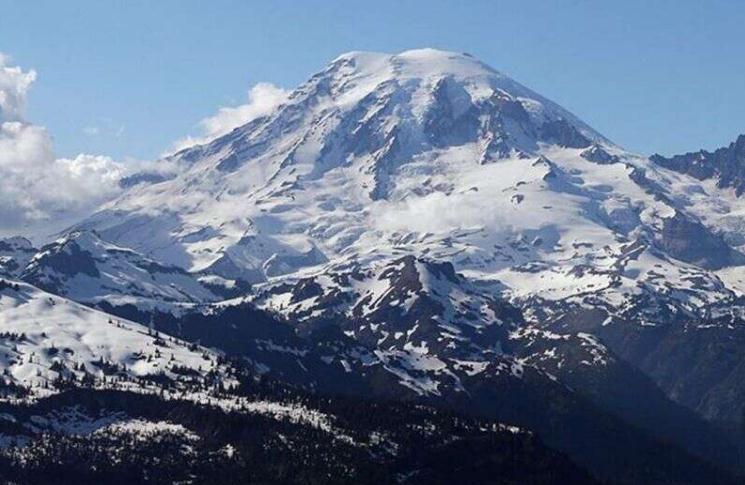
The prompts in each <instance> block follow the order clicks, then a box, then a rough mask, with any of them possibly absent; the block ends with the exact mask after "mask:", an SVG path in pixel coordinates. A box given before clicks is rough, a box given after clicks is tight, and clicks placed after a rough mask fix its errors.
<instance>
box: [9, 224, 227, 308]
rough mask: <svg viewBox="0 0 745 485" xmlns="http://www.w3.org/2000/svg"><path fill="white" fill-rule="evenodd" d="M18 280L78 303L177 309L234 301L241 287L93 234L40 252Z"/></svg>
mask: <svg viewBox="0 0 745 485" xmlns="http://www.w3.org/2000/svg"><path fill="white" fill-rule="evenodd" d="M18 277H19V278H20V279H22V280H24V281H27V282H29V283H31V284H33V285H35V286H37V287H39V288H43V289H45V290H47V291H51V292H54V293H57V294H59V295H63V296H67V297H69V298H71V299H74V300H76V301H78V302H84V303H88V304H96V303H99V302H107V303H109V304H115V305H121V304H126V303H127V302H131V301H137V302H138V304H139V305H140V306H142V305H143V304H145V302H147V301H149V302H151V304H152V305H161V306H163V305H165V306H169V307H177V306H178V305H179V304H181V305H188V304H195V303H204V302H211V301H217V300H220V299H222V298H225V297H227V296H230V295H231V294H232V293H231V290H234V289H236V288H237V287H236V284H237V283H236V282H235V281H233V280H226V279H224V278H220V277H217V276H208V275H193V274H190V273H188V272H186V271H185V270H183V269H182V268H179V267H177V266H166V265H163V264H161V263H158V262H157V261H154V260H153V259H151V258H148V257H145V256H143V255H141V254H139V253H137V252H135V251H133V250H131V249H128V248H123V247H119V246H116V245H114V244H111V243H109V242H106V241H103V240H102V239H101V238H99V237H98V235H97V234H95V233H93V232H85V231H80V232H72V233H69V234H66V235H65V236H63V237H62V238H60V239H58V240H56V241H54V242H52V243H50V244H47V245H46V246H44V247H43V248H41V250H39V251H38V252H36V253H35V254H34V255H33V256H32V257H31V258H30V260H29V261H28V263H27V264H26V265H25V267H23V269H22V270H21V271H20V272H19V273H18Z"/></svg>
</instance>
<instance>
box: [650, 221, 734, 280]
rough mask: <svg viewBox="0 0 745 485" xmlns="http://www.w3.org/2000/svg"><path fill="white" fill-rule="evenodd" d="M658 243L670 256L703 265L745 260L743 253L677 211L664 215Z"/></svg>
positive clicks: (731, 263)
mask: <svg viewBox="0 0 745 485" xmlns="http://www.w3.org/2000/svg"><path fill="white" fill-rule="evenodd" d="M660 246H661V247H662V249H663V250H664V251H665V252H667V253H668V254H669V255H670V256H672V257H674V258H677V259H680V260H682V261H686V262H688V263H693V264H695V265H697V266H701V267H702V268H706V269H720V268H724V267H726V266H736V265H742V264H745V255H743V254H741V253H739V252H737V251H735V250H734V249H732V248H731V247H730V246H729V245H728V244H727V243H726V242H725V241H724V239H723V238H721V237H719V236H717V235H715V234H712V233H711V232H710V231H709V230H707V228H706V227H705V226H704V225H703V224H701V223H700V222H696V221H693V220H691V219H690V218H689V217H686V216H685V215H683V214H682V213H680V212H676V213H675V215H674V216H673V217H670V218H666V219H664V223H663V225H662V232H661V234H660Z"/></svg>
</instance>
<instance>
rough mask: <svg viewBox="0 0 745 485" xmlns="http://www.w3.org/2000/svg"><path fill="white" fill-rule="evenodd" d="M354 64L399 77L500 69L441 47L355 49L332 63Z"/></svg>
mask: <svg viewBox="0 0 745 485" xmlns="http://www.w3.org/2000/svg"><path fill="white" fill-rule="evenodd" d="M344 63H352V64H353V65H354V66H355V68H356V70H357V72H359V73H364V72H367V73H374V72H378V73H380V71H381V70H388V71H390V73H391V74H393V75H395V76H397V77H404V78H405V77H418V78H422V77H432V76H443V75H451V76H460V77H473V76H496V77H503V76H502V75H501V74H499V73H498V72H497V71H495V70H494V69H492V68H491V67H489V66H487V65H486V64H484V63H483V62H481V61H479V60H478V59H476V58H474V57H473V56H471V55H470V54H460V53H456V52H449V51H444V50H438V49H431V48H424V49H412V50H407V51H404V52H401V53H398V54H386V53H381V52H367V51H352V52H348V53H346V54H342V55H341V56H339V57H337V58H336V59H335V60H334V61H333V63H332V65H338V64H344Z"/></svg>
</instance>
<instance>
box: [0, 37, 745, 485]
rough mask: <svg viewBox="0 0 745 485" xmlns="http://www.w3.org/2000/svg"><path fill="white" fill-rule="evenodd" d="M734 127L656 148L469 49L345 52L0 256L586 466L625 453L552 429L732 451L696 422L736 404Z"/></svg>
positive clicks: (341, 383) (260, 353)
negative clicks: (454, 412)
mask: <svg viewBox="0 0 745 485" xmlns="http://www.w3.org/2000/svg"><path fill="white" fill-rule="evenodd" d="M738 147H739V148H738ZM740 148H741V147H740V142H739V141H738V143H736V144H733V146H732V147H730V148H729V149H727V150H725V151H717V152H716V153H715V154H708V153H703V152H702V154H699V155H695V156H693V155H687V156H683V157H682V158H681V157H673V158H671V159H665V158H663V157H653V158H652V159H648V158H645V157H642V156H638V155H636V154H633V153H630V152H627V151H625V150H624V149H623V148H621V147H619V146H617V145H616V144H614V143H613V142H611V141H609V140H608V139H606V138H605V137H604V136H602V135H601V134H599V133H597V132H596V131H594V130H593V129H592V128H590V127H589V126H588V125H586V124H585V123H583V122H582V121H581V120H580V119H579V118H577V117H576V116H574V115H573V114H571V113H569V112H568V111H566V110H564V109H563V108H561V107H560V106H558V105H556V104H555V103H553V102H551V101H550V100H547V99H545V98H543V97H542V96H540V95H538V94H536V93H534V92H533V91H531V90H530V89H528V88H526V87H524V86H522V85H521V84H519V83H517V82H515V81H513V80H511V79H510V78H509V77H507V76H505V75H504V74H501V73H499V72H498V71H495V70H493V69H492V68H490V67H488V66H486V65H485V64H483V63H481V62H480V61H478V60H476V59H474V58H473V57H471V56H469V55H467V54H455V53H450V52H443V51H437V50H432V49H422V50H414V51H407V52H404V53H401V54H397V55H388V54H377V53H366V52H353V53H349V54H345V55H342V56H340V57H339V58H337V59H335V60H334V61H332V62H331V64H329V65H328V66H327V67H326V68H325V69H323V70H322V71H320V72H319V73H317V74H315V75H314V76H312V77H311V78H310V79H309V80H308V81H307V82H305V83H304V84H302V85H301V86H300V87H298V88H297V89H296V90H295V91H293V92H292V94H291V95H290V96H289V97H288V99H287V101H286V102H285V103H284V104H282V105H281V106H279V107H278V108H276V109H275V110H274V111H272V112H271V113H269V114H268V115H266V116H262V117H260V118H257V119H255V120H253V121H251V122H249V123H248V124H246V125H244V126H241V127H239V128H237V129H235V130H234V131H232V132H231V133H228V134H227V135H224V136H221V137H219V138H217V139H215V140H213V141H211V142H209V143H206V144H204V145H200V146H195V147H192V148H188V149H186V150H183V151H181V152H179V153H177V154H174V155H172V156H170V157H168V158H167V159H166V160H163V165H164V166H168V167H176V169H175V170H174V171H171V172H169V174H168V175H167V176H165V175H163V176H157V177H154V176H151V175H152V174H147V173H145V174H139V175H135V176H133V177H132V178H130V179H128V181H127V182H126V184H124V185H125V186H126V187H125V188H126V190H125V191H124V193H123V195H122V196H121V197H119V198H118V199H117V200H115V201H113V202H111V203H110V204H108V205H107V206H105V207H104V208H102V210H100V211H99V212H97V213H96V214H94V215H93V216H91V217H90V218H88V219H86V220H84V221H81V222H80V223H79V224H76V225H75V227H74V228H73V229H72V230H71V231H70V232H69V233H68V234H66V235H64V236H63V237H62V238H60V239H59V240H58V241H55V242H53V243H51V244H49V245H47V246H45V247H44V248H42V249H41V250H39V251H38V252H37V251H35V250H33V251H32V248H29V247H26V246H25V245H24V244H23V243H22V242H19V241H15V242H14V243H4V245H0V270H2V268H6V269H5V270H4V271H5V272H6V273H8V274H10V275H13V276H14V277H15V278H18V279H21V280H23V281H25V282H28V283H31V284H33V285H36V286H37V287H40V288H44V289H45V290H48V291H50V292H53V293H56V294H58V295H64V296H65V297H67V298H70V299H72V300H75V301H78V302H82V303H85V304H87V305H96V306H98V307H99V308H105V309H107V310H108V311H111V312H114V313H117V314H119V315H126V316H129V317H131V318H132V319H139V320H140V321H141V322H147V321H151V320H152V321H153V322H154V324H155V325H156V326H157V327H158V329H159V330H166V331H168V332H170V333H172V334H173V335H174V336H177V337H181V338H184V339H188V340H193V341H200V342H203V343H205V344H207V345H210V346H214V347H219V348H221V349H223V350H226V351H228V352H229V353H231V354H234V355H235V356H238V357H240V358H241V359H243V361H244V362H247V363H248V364H249V365H250V366H251V367H252V369H253V370H254V371H255V372H257V373H259V374H262V375H267V376H269V377H271V378H277V379H284V380H287V381H291V382H292V383H293V384H295V385H300V386H303V387H304V388H306V389H307V390H312V391H318V390H320V391H333V392H344V393H347V394H362V395H365V396H372V397H385V398H396V399H401V398H403V399H411V400H420V401H424V402H428V403H440V404H442V403H445V404H448V405H450V406H452V407H455V408H457V409H459V410H461V411H464V412H471V413H472V414H478V415H482V416H483V415H486V416H488V417H490V418H498V419H502V420H514V421H515V422H518V423H519V424H521V425H525V426H528V427H530V426H534V427H535V428H536V429H539V430H540V432H541V433H544V434H545V436H547V437H548V439H549V441H550V444H551V445H553V446H557V447H558V448H559V449H561V450H563V451H566V452H567V453H570V455H571V456H572V458H575V459H577V460H579V462H580V463H582V464H583V465H585V466H589V467H590V468H591V469H592V470H593V471H594V472H597V473H601V474H607V473H609V470H613V473H615V472H619V473H620V472H621V471H622V470H621V468H619V467H618V464H617V463H616V464H613V463H607V462H604V461H603V459H602V457H601V458H598V456H595V455H594V447H593V445H592V443H590V442H588V443H582V444H580V445H576V447H575V444H574V442H572V441H571V440H569V439H568V438H567V437H566V434H565V431H566V430H565V428H564V426H570V425H571V424H570V423H577V422H580V423H583V424H582V426H586V427H585V428H583V430H584V431H583V432H586V433H588V436H593V437H595V436H596V435H594V434H592V433H595V432H597V430H601V429H602V430H603V431H602V432H603V433H604V432H608V433H617V432H619V431H618V430H620V429H623V427H624V426H623V425H622V424H619V423H630V424H631V425H633V427H634V429H635V430H637V428H638V429H639V430H640V431H638V432H639V433H641V435H644V436H643V437H640V436H641V435H633V438H629V437H628V436H626V438H625V439H630V440H631V441H632V442H641V441H644V440H647V439H649V440H650V442H654V440H657V439H660V440H663V441H665V442H668V441H669V442H673V443H676V444H677V445H680V446H681V447H682V448H685V449H686V450H687V451H688V452H691V453H693V454H694V455H697V456H699V457H705V459H706V460H709V461H712V462H717V463H718V464H720V465H722V464H724V466H727V465H728V464H729V463H730V462H731V457H730V456H729V455H728V453H729V451H723V448H724V447H726V446H729V445H728V444H727V443H728V438H729V437H726V438H725V437H722V436H720V435H718V434H717V432H716V431H713V430H712V429H710V427H709V425H708V424H707V423H704V422H703V421H702V420H701V417H705V418H707V419H709V420H711V421H716V422H723V423H734V422H738V420H741V419H742V412H743V404H742V403H743V402H745V386H743V385H742V384H737V383H736V381H737V376H738V375H740V374H739V372H740V371H739V369H741V368H742V362H743V360H742V359H741V358H739V357H738V356H739V355H743V354H742V351H743V350H744V348H745V345H741V344H740V343H739V342H742V341H745V340H743V337H745V330H743V329H745V325H743V322H745V320H743V314H744V310H745V307H743V299H742V298H743V294H744V293H745V275H743V271H744V270H743V265H744V264H745V254H744V253H743V252H742V251H745V240H743V239H742V237H741V235H740V234H739V232H740V229H739V228H741V227H745V222H743V221H745V218H743V216H742V215H741V214H745V202H743V201H742V200H741V199H740V197H739V195H740V192H741V190H740V189H739V184H740V182H739V181H738V180H739V179H738V178H737V174H736V172H737V170H736V168H737V167H739V164H740V162H741V160H740V159H741V158H742V157H741V151H742V150H740ZM711 160H714V162H712V163H715V165H716V167H717V168H715V169H710V168H708V167H709V163H710V161H711ZM701 166H705V167H707V168H706V170H704V171H703V172H702V171H701V170H700V168H701ZM161 175H162V174H161ZM2 258H5V259H2ZM248 283H250V284H251V285H252V286H251V288H250V289H249V288H248ZM24 288H25V287H24ZM228 297H230V299H226V298H228ZM223 299H225V301H218V300H223ZM2 315H3V314H2V313H0V318H2ZM712 346H721V348H724V349H726V353H727V355H728V356H729V357H728V358H727V359H725V360H724V361H721V360H717V359H718V354H717V353H712V352H708V351H707V349H710V348H712ZM692 354H695V355H696V359H695V362H696V365H694V364H688V365H684V364H685V363H686V362H687V360H688V359H689V357H690V355H692ZM658 386H659V387H658ZM663 391H664V392H663ZM639 394H643V395H645V396H647V398H648V400H647V402H646V403H645V405H644V406H641V405H639V403H638V399H636V396H638V395H639ZM541 396H550V398H551V399H552V400H553V401H554V402H555V403H556V404H555V407H553V406H549V407H548V408H546V409H540V410H536V409H532V408H531V403H533V402H534V401H537V400H540V399H542V398H541ZM701 396H705V397H704V398H701ZM680 404H682V405H684V406H686V407H687V408H689V409H686V408H684V407H682V406H680ZM510 405H512V406H514V407H515V409H512V408H510ZM692 410H694V411H696V412H697V413H698V414H699V416H696V415H694V414H693V412H692ZM605 412H609V413H610V414H611V415H612V416H613V418H612V419H611V418H607V417H606V416H605V414H603V413H605ZM606 420H608V421H606ZM616 420H618V421H616ZM557 423H558V424H557ZM602 423H605V424H602ZM607 423H610V424H609V425H607V427H604V426H605V425H606V424H607ZM680 423H686V424H685V425H684V426H683V425H681V424H680ZM588 430H594V431H588ZM636 432H637V431H634V433H636ZM644 433H648V434H649V436H647V435H646V434H644ZM593 439H594V438H593ZM645 442H646V441H645ZM622 443H624V441H623V440H621V439H620V438H619V440H618V441H617V442H616V445H617V446H618V447H619V449H618V450H617V452H618V453H631V452H630V451H629V450H630V449H633V445H629V446H626V445H623V444H622ZM625 443H628V442H625ZM650 446H652V445H650ZM725 455H727V456H725ZM636 459H638V457H631V456H630V455H629V460H636ZM635 463H636V465H638V466H640V467H643V465H642V464H640V463H639V462H635ZM607 476H608V475H604V477H607Z"/></svg>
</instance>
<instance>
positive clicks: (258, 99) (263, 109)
mask: <svg viewBox="0 0 745 485" xmlns="http://www.w3.org/2000/svg"><path fill="white" fill-rule="evenodd" d="M288 94H289V91H287V90H285V89H282V88H280V87H278V86H275V85H274V84H271V83H258V84H256V85H254V86H253V87H252V88H251V89H250V90H249V91H248V102H247V103H245V104H242V105H239V106H233V107H223V108H220V109H219V110H218V111H217V113H215V114H214V115H212V116H210V117H208V118H205V119H203V120H202V121H200V122H199V124H198V126H199V129H200V133H199V134H197V135H194V136H187V137H184V138H182V139H180V140H178V141H176V143H174V144H173V147H172V151H174V152H176V151H179V150H182V149H184V148H188V147H190V146H193V145H200V144H203V143H207V142H209V141H211V140H214V139H215V138H217V137H219V136H222V135H224V134H226V133H229V132H230V131H232V130H233V129H235V128H237V127H239V126H242V125H245V124H246V123H248V122H249V121H251V120H254V119H256V118H258V117H260V116H264V115H267V114H269V113H270V112H271V111H272V110H274V109H275V108H276V107H277V106H279V105H280V104H282V103H283V102H284V101H285V100H286V99H287V96H288Z"/></svg>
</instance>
